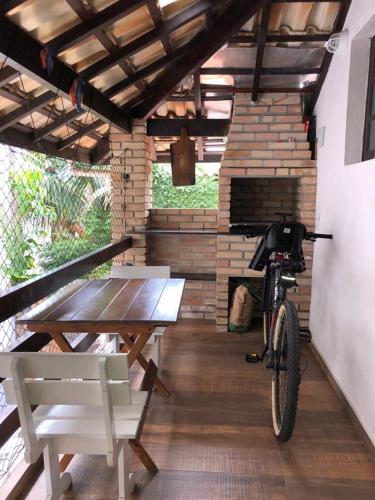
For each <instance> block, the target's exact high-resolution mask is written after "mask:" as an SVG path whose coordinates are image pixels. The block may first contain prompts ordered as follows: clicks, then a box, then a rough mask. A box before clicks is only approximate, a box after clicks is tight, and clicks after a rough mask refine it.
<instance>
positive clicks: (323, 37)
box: [228, 33, 331, 44]
mask: <svg viewBox="0 0 375 500" xmlns="http://www.w3.org/2000/svg"><path fill="white" fill-rule="evenodd" d="M330 36H331V33H316V34H314V35H303V34H298V35H297V34H296V35H284V34H280V35H275V34H267V36H266V41H267V42H273V43H285V42H293V43H296V42H303V43H307V42H326V41H327V40H328V39H329V37H330ZM257 40H258V38H257V36H256V35H253V34H246V35H241V34H239V35H235V36H232V37H231V38H230V39H229V40H228V43H229V44H239V43H246V44H250V43H257Z"/></svg>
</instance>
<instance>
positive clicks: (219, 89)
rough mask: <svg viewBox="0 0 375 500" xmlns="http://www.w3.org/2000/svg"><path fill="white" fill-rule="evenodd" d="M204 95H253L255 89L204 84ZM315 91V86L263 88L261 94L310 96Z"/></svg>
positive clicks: (260, 90)
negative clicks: (208, 93)
mask: <svg viewBox="0 0 375 500" xmlns="http://www.w3.org/2000/svg"><path fill="white" fill-rule="evenodd" d="M201 87H202V93H204V92H210V93H217V94H220V93H221V94H228V93H229V92H230V93H233V94H251V93H252V91H253V87H233V86H231V85H211V84H209V85H208V84H202V86H201ZM312 91H313V85H309V86H306V87H302V88H300V87H268V88H267V87H262V88H260V89H259V93H260V94H266V93H269V94H293V93H294V94H309V93H312Z"/></svg>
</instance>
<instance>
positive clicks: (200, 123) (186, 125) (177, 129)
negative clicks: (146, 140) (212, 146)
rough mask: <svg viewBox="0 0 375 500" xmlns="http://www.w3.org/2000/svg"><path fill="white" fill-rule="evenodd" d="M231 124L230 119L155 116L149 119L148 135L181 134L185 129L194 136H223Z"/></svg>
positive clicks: (166, 135) (168, 135)
mask: <svg viewBox="0 0 375 500" xmlns="http://www.w3.org/2000/svg"><path fill="white" fill-rule="evenodd" d="M229 125H230V120H219V119H217V120H215V119H195V120H185V119H179V118H176V119H168V118H155V119H150V120H147V135H149V136H160V137H170V136H180V135H181V131H182V129H185V130H186V132H187V134H188V135H190V136H192V137H207V136H210V137H223V136H226V135H227V134H228V129H229Z"/></svg>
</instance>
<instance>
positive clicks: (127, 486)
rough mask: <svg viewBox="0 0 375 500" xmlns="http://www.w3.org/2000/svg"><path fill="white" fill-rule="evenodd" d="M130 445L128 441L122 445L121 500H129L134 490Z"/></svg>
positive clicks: (119, 461)
mask: <svg viewBox="0 0 375 500" xmlns="http://www.w3.org/2000/svg"><path fill="white" fill-rule="evenodd" d="M129 451H130V450H129V445H128V442H127V441H126V440H124V441H122V443H121V445H120V453H119V456H118V496H119V500H129V498H130V493H131V492H132V491H133V490H134V486H135V484H134V474H131V473H130V470H129V463H130V460H129V459H130V453H129Z"/></svg>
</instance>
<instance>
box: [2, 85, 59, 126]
mask: <svg viewBox="0 0 375 500" xmlns="http://www.w3.org/2000/svg"><path fill="white" fill-rule="evenodd" d="M54 95H55V94H54V93H53V92H50V91H48V92H45V93H44V94H42V95H40V96H38V97H35V98H34V99H31V100H30V101H28V102H27V103H26V104H25V105H23V106H20V107H19V108H17V109H15V110H14V111H11V112H10V113H7V114H6V115H3V116H2V117H1V118H0V132H3V131H4V130H6V129H7V128H10V127H12V126H13V125H14V124H15V123H17V122H19V121H20V120H22V119H23V118H25V117H26V116H28V115H29V114H30V113H32V112H34V111H37V110H38V108H41V107H42V106H45V105H46V104H47V103H48V102H49V101H50V100H51V99H53V97H54Z"/></svg>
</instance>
